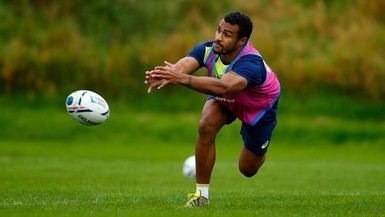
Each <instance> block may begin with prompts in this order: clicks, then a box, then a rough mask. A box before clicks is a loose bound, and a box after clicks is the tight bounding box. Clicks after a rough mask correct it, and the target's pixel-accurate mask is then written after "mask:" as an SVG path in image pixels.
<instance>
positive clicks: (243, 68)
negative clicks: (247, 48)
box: [231, 55, 266, 86]
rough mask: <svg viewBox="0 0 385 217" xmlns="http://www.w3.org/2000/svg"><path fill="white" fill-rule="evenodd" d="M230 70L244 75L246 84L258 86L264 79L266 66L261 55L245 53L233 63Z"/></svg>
mask: <svg viewBox="0 0 385 217" xmlns="http://www.w3.org/2000/svg"><path fill="white" fill-rule="evenodd" d="M231 71H233V72H235V73H237V74H238V75H240V76H242V77H244V78H245V79H246V80H247V83H248V86H260V85H262V84H263V82H265V80H266V68H265V64H264V63H263V60H262V57H260V56H257V55H245V56H242V57H241V58H239V60H238V61H237V62H236V63H234V65H233V67H232V69H231Z"/></svg>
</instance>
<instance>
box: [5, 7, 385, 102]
mask: <svg viewBox="0 0 385 217" xmlns="http://www.w3.org/2000/svg"><path fill="white" fill-rule="evenodd" d="M384 9H385V1H382V0H377V1H376V0H373V1H366V0H350V1H348V0H340V1H330V0H299V1H290V0H271V1H270V0H260V1H250V0H232V1H231V0H221V1H203V0H194V1H191V0H94V1H82V0H12V1H11V0H9V1H6V0H1V1H0V20H1V21H0V95H12V94H20V93H21V94H26V95H28V96H30V97H36V96H39V95H48V96H56V95H58V94H59V93H69V92H72V91H73V90H76V89H93V90H96V91H97V92H99V93H101V94H109V95H114V96H123V97H140V96H143V95H144V94H145V93H146V91H145V90H146V87H145V86H144V84H143V75H144V71H145V70H148V69H151V68H152V67H153V66H154V65H158V64H162V63H163V60H168V61H172V62H175V61H176V60H177V59H178V58H180V57H182V56H184V55H186V53H187V52H188V51H189V50H190V49H191V48H192V46H194V45H195V44H196V43H199V42H201V41H204V40H210V39H212V38H213V37H214V34H215V30H216V25H217V23H218V21H219V20H220V19H221V18H222V17H223V15H224V14H225V13H227V12H229V11H233V10H241V11H244V12H246V13H247V14H249V15H250V16H251V17H252V19H253V22H254V26H255V27H254V32H253V35H252V42H253V43H254V45H255V46H256V47H257V48H258V49H259V50H260V51H261V52H262V54H263V55H264V58H265V59H266V60H267V62H268V63H269V65H271V67H272V68H273V69H274V70H275V71H276V72H277V74H278V76H279V77H280V80H281V83H282V87H283V88H284V90H285V91H287V92H291V91H292V92H297V91H298V90H305V91H306V92H309V91H310V92H311V91H320V90H325V89H327V90H332V91H340V92H344V93H349V94H354V95H357V96H364V97H368V98H371V99H373V100H379V99H381V98H382V97H384V96H385V88H384V87H383V84H384V83H385V58H384V54H385V28H384V27H385V26H384V24H385V15H384V13H383V11H384ZM173 90H175V89H172V88H171V89H170V90H168V91H171V92H172V91H173Z"/></svg>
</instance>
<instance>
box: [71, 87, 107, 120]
mask: <svg viewBox="0 0 385 217" xmlns="http://www.w3.org/2000/svg"><path fill="white" fill-rule="evenodd" d="M66 107H67V112H68V114H69V115H70V116H71V117H72V118H73V119H75V120H76V121H78V122H80V123H82V124H84V125H87V126H94V125H99V124H101V123H103V122H105V121H106V120H107V119H108V117H109V116H110V108H109V107H108V104H107V101H106V100H104V99H103V97H101V96H100V95H99V94H97V93H95V92H92V91H90V90H77V91H75V92H73V93H71V94H70V95H69V96H68V97H67V99H66Z"/></svg>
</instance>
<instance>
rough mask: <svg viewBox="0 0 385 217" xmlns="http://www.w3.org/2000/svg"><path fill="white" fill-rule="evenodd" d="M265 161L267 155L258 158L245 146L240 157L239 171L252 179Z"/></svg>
mask: <svg viewBox="0 0 385 217" xmlns="http://www.w3.org/2000/svg"><path fill="white" fill-rule="evenodd" d="M264 161H265V155H263V156H257V155H255V154H254V153H253V152H251V151H250V150H249V149H247V148H246V147H245V146H244V147H243V149H242V151H241V156H240V157H239V171H240V172H241V173H242V174H243V175H244V176H246V177H252V176H254V175H255V174H257V172H258V169H259V168H260V167H261V166H262V164H263V162H264Z"/></svg>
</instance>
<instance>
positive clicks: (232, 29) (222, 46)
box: [214, 19, 239, 54]
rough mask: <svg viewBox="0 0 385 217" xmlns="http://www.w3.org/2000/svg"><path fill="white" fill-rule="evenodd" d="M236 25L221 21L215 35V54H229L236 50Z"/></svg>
mask: <svg viewBox="0 0 385 217" xmlns="http://www.w3.org/2000/svg"><path fill="white" fill-rule="evenodd" d="M238 31H239V26H238V25H236V24H235V25H231V24H230V23H226V21H225V20H224V19H222V20H221V21H220V22H219V24H218V27H217V31H216V33H215V45H214V52H215V53H216V54H230V53H232V52H233V51H235V50H236V49H237V42H238Z"/></svg>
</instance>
